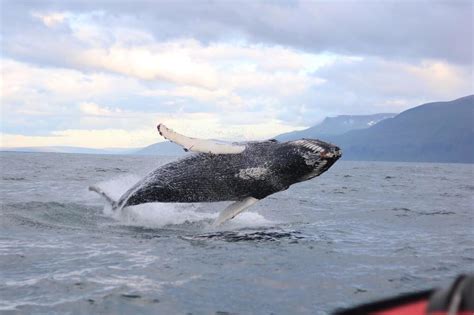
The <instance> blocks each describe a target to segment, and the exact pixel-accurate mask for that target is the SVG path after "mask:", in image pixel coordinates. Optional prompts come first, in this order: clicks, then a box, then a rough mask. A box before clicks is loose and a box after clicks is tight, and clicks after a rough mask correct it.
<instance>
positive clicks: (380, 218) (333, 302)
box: [0, 152, 474, 315]
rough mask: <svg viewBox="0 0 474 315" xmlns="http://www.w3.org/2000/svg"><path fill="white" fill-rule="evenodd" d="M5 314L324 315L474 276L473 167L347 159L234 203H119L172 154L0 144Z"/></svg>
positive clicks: (0, 280) (0, 275)
mask: <svg viewBox="0 0 474 315" xmlns="http://www.w3.org/2000/svg"><path fill="white" fill-rule="evenodd" d="M0 158H1V187H0V196H1V210H0V312H2V313H5V314H221V315H223V314H326V313H331V312H332V311H334V310H336V309H338V308H343V307H348V306H354V305H356V304H359V303H363V302H368V301H372V300H374V299H380V298H384V297H388V296H392V295H397V294H401V293H404V292H410V291H417V290H422V289H428V288H432V287H442V286H445V285H447V284H449V283H450V282H451V281H452V280H453V279H454V278H455V277H456V275H458V274H460V273H470V272H473V271H474V209H473V205H474V203H473V202H474V199H473V196H474V182H473V175H474V174H473V171H474V166H473V165H467V164H418V163H386V162H350V161H344V160H342V161H339V162H337V163H336V164H335V165H334V166H333V167H332V168H331V169H330V170H329V171H328V172H326V173H325V174H323V175H322V176H320V177H318V178H316V179H313V180H311V181H308V182H304V183H300V184H297V185H294V186H292V187H291V188H290V189H288V190H287V191H284V192H281V193H278V194H275V195H272V196H270V197H269V198H267V199H265V200H263V201H261V202H259V203H257V204H256V205H255V206H254V207H252V208H251V209H250V210H249V211H248V212H246V213H243V214H242V215H240V216H238V217H237V218H235V219H234V220H232V221H230V222H228V224H225V225H224V226H222V227H220V228H219V229H215V228H212V226H211V223H212V221H213V219H214V218H216V216H217V213H218V212H219V211H220V210H221V209H223V208H224V207H225V206H226V203H214V204H145V205H141V206H136V207H131V208H128V209H126V211H124V212H123V213H122V214H115V213H111V210H110V209H108V207H107V206H105V203H104V201H103V200H102V199H101V198H100V197H99V196H98V195H96V194H94V193H92V192H89V191H88V190H87V188H88V186H89V185H91V184H97V183H99V185H100V186H101V187H103V189H104V190H106V191H108V192H109V193H110V194H111V195H112V196H114V197H116V198H118V197H119V196H120V195H121V193H123V192H124V191H125V190H127V188H129V187H130V186H131V185H132V184H134V183H135V182H136V181H137V180H138V179H139V178H140V177H141V176H143V175H144V174H146V173H147V172H148V171H150V170H152V169H154V168H156V167H158V166H159V165H162V164H164V163H166V162H169V161H171V160H173V159H174V158H163V157H156V156H152V157H139V156H113V155H80V154H54V153H13V152H1V153H0Z"/></svg>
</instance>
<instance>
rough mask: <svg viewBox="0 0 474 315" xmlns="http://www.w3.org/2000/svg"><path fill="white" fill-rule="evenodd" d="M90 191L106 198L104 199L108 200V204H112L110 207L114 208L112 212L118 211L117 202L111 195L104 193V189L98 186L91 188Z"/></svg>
mask: <svg viewBox="0 0 474 315" xmlns="http://www.w3.org/2000/svg"><path fill="white" fill-rule="evenodd" d="M89 190H90V191H94V192H96V193H98V194H99V195H101V196H102V197H104V199H105V200H107V202H108V203H110V205H111V206H112V210H114V211H115V210H117V208H118V203H117V201H115V200H113V199H112V198H111V197H110V196H109V195H107V194H106V193H105V191H103V190H102V189H100V188H99V187H97V186H89Z"/></svg>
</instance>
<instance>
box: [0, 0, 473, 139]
mask: <svg viewBox="0 0 474 315" xmlns="http://www.w3.org/2000/svg"><path fill="white" fill-rule="evenodd" d="M0 3H1V36H0V43H1V44H0V45H1V59H0V61H1V121H0V122H1V126H0V127H1V128H0V137H1V146H2V147H27V146H79V147H90V148H125V147H143V146H146V145H149V144H152V143H155V142H159V141H163V139H162V138H161V137H160V136H159V134H158V133H157V131H156V125H157V124H158V123H165V124H166V125H167V126H169V127H171V128H172V129H174V130H176V131H178V132H181V133H184V134H187V135H189V136H194V137H200V138H213V139H223V140H241V141H244V140H256V139H266V138H271V137H273V136H275V135H278V134H280V133H284V132H288V131H292V130H298V129H304V128H307V127H310V126H312V125H314V124H316V123H318V122H320V121H322V120H323V119H324V118H325V117H326V116H336V115H341V114H352V115H363V114H374V113H382V112H385V113H399V112H401V111H403V110H406V109H408V108H411V107H414V106H417V105H420V104H423V103H426V102H430V101H444V100H452V99H456V98H459V97H462V96H466V95H469V94H472V93H473V90H474V88H473V82H474V78H473V14H474V7H473V6H474V4H473V2H472V1H469V0H467V1H459V0H453V1H443V2H439V1H415V0H413V1H407V0H405V1H357V2H356V1H337V0H336V1H204V0H198V1H196V0H193V1H191V0H189V1H186V0H183V1H140V0H138V1H132V0H119V1H112V0H108V1H105V0H94V1H78V0H73V1H33V0H30V1H21V0H0Z"/></svg>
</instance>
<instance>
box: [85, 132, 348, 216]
mask: <svg viewBox="0 0 474 315" xmlns="http://www.w3.org/2000/svg"><path fill="white" fill-rule="evenodd" d="M157 129H158V132H159V133H160V135H162V136H163V137H164V138H165V139H168V140H170V141H172V142H174V143H176V144H178V145H180V146H182V147H183V149H184V150H185V151H191V152H195V153H196V154H192V155H190V156H188V157H185V158H183V159H181V160H178V161H175V162H171V163H168V164H166V165H163V166H161V167H159V168H157V169H155V170H154V171H152V172H151V173H149V174H148V175H146V176H145V177H144V178H143V179H142V180H140V181H139V182H138V183H136V184H135V185H134V186H133V187H131V188H130V189H129V190H128V191H127V192H125V193H124V194H123V195H122V197H120V199H119V200H117V201H115V200H113V199H112V198H111V197H109V196H108V195H107V194H106V193H105V192H104V191H103V190H102V189H100V187H98V186H90V187H89V190H91V191H95V192H97V193H98V194H100V195H101V196H103V197H104V198H105V199H106V200H107V201H108V202H109V203H110V204H111V205H112V208H113V209H114V210H121V209H123V208H125V207H128V206H134V205H138V204H142V203H148V202H183V203H184V202H218V201H234V203H232V204H231V205H229V206H228V207H227V208H226V209H224V210H223V211H222V212H221V213H220V214H219V216H218V218H217V219H216V220H215V222H214V224H215V225H220V224H222V223H224V222H226V221H227V220H230V219H232V218H234V217H235V216H236V215H238V214H239V213H241V212H242V211H244V210H246V209H247V208H248V207H250V206H251V205H253V204H254V203H255V202H257V201H258V200H261V199H263V198H265V197H267V196H269V195H271V194H274V193H276V192H279V191H283V190H286V189H287V188H288V187H290V186H291V185H293V184H295V183H298V182H302V181H305V180H309V179H311V178H314V177H316V176H319V175H321V174H322V173H324V172H325V171H327V170H328V169H329V168H330V167H331V166H332V165H333V164H334V163H335V162H336V161H337V160H338V159H339V158H340V157H341V154H342V152H341V150H340V149H339V148H338V147H337V146H335V145H333V144H330V143H327V142H323V141H320V140H315V139H301V140H295V141H288V142H279V141H277V140H273V139H272V140H267V141H255V142H234V143H228V142H219V141H215V140H205V139H196V138H190V137H186V136H184V135H181V134H179V133H177V132H174V131H173V130H171V129H169V128H167V127H166V126H165V125H163V124H159V125H158V126H157Z"/></svg>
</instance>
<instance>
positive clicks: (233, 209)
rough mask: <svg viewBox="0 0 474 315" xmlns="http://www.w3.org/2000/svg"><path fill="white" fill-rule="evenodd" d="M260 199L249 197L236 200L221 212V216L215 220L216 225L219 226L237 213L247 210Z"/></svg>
mask: <svg viewBox="0 0 474 315" xmlns="http://www.w3.org/2000/svg"><path fill="white" fill-rule="evenodd" d="M257 201H258V199H256V198H253V197H247V198H245V199H244V200H241V201H236V202H234V203H232V204H230V205H229V206H228V207H227V208H225V209H224V210H223V211H222V212H221V213H219V217H217V219H216V220H215V221H214V224H213V225H214V226H219V225H221V224H223V223H224V222H226V221H229V220H231V219H233V218H235V216H236V215H238V214H239V213H241V212H243V211H245V210H246V209H247V208H248V207H250V206H251V205H253V204H254V203H256V202H257Z"/></svg>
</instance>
